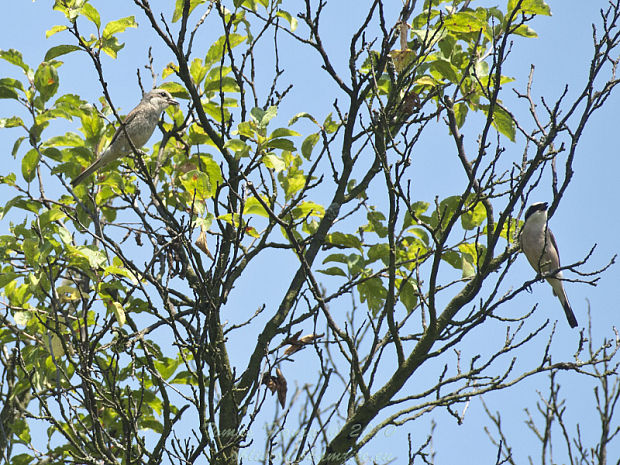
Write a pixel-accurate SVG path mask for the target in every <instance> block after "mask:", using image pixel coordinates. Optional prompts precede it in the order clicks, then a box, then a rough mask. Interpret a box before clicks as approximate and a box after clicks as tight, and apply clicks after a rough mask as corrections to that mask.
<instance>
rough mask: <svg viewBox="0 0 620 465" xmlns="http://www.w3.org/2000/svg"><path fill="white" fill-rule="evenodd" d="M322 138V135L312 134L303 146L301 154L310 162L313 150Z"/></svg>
mask: <svg viewBox="0 0 620 465" xmlns="http://www.w3.org/2000/svg"><path fill="white" fill-rule="evenodd" d="M320 138H321V135H320V134H319V133H318V132H315V133H314V134H310V135H309V136H308V137H306V138H305V139H304V141H303V142H302V144H301V154H302V155H303V156H304V158H305V159H306V160H310V156H311V155H312V150H313V149H314V146H315V145H316V143H317V142H318V141H319V139H320Z"/></svg>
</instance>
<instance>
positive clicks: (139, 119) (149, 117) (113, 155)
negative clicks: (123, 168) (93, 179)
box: [71, 89, 179, 187]
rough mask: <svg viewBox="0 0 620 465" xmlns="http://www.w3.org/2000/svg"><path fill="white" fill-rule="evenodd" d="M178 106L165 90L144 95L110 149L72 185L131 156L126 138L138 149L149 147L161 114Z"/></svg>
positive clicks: (118, 131)
mask: <svg viewBox="0 0 620 465" xmlns="http://www.w3.org/2000/svg"><path fill="white" fill-rule="evenodd" d="M178 104H179V102H177V101H176V100H175V99H173V98H172V95H170V93H168V91H166V90H164V89H153V90H152V91H150V92H149V93H147V94H145V95H144V97H142V100H141V101H140V103H139V104H138V106H137V107H136V108H134V109H133V110H131V111H130V112H129V114H128V115H127V117H126V118H125V120H124V121H123V123H122V124H121V126H120V127H119V128H118V129H117V130H116V132H115V133H114V136H113V137H112V141H111V142H110V145H109V146H108V148H107V149H106V150H105V151H104V152H103V153H102V154H101V156H100V157H99V158H97V160H95V162H93V164H91V165H90V166H89V167H88V168H86V169H85V170H84V171H83V172H82V173H80V175H78V176H77V177H76V178H75V179H74V180H73V181H71V185H72V186H73V187H75V186H77V185H78V184H80V183H81V182H82V181H84V180H85V179H86V178H87V177H88V176H90V175H91V174H93V173H94V172H95V171H97V170H99V169H100V168H102V167H103V166H105V165H107V164H108V163H110V162H112V161H114V160H116V159H117V158H120V157H122V156H124V155H127V154H129V153H130V152H131V144H130V143H129V140H128V139H127V136H129V139H130V140H131V142H133V145H134V147H135V148H136V149H139V148H140V147H142V146H143V145H144V144H146V143H147V142H148V140H149V139H150V138H151V136H152V135H153V131H155V127H156V126H157V122H158V121H159V118H160V116H161V114H162V112H163V111H164V110H165V109H166V108H168V107H169V106H170V105H178ZM123 128H124V129H123Z"/></svg>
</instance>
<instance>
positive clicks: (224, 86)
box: [204, 76, 239, 93]
mask: <svg viewBox="0 0 620 465" xmlns="http://www.w3.org/2000/svg"><path fill="white" fill-rule="evenodd" d="M204 91H205V92H218V93H219V92H239V84H237V81H236V80H235V79H234V78H232V77H230V76H224V77H222V79H214V80H207V82H206V83H205V86H204Z"/></svg>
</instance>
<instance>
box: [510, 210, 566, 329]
mask: <svg viewBox="0 0 620 465" xmlns="http://www.w3.org/2000/svg"><path fill="white" fill-rule="evenodd" d="M547 208H548V205H547V202H537V203H534V204H532V205H531V206H530V208H528V209H527V211H526V212H525V223H524V224H523V229H522V230H521V237H520V240H521V250H523V253H524V254H525V256H526V257H527V260H528V261H529V262H530V265H532V267H533V268H534V270H536V272H537V273H540V274H541V275H548V277H547V278H546V279H547V282H548V283H549V284H551V287H552V288H553V294H554V295H556V296H557V297H558V299H559V300H560V303H561V304H562V308H563V309H564V313H565V314H566V319H567V320H568V324H569V325H570V327H571V328H574V327H576V326H577V318H575V314H574V313H573V309H572V308H571V306H570V304H569V303H568V298H567V297H566V292H565V291H564V285H563V284H562V272H561V271H557V272H554V271H555V270H557V269H558V268H560V253H559V252H558V244H557V243H556V241H555V237H554V236H553V233H552V232H551V230H550V229H549V227H548V225H547ZM549 275H550V276H549Z"/></svg>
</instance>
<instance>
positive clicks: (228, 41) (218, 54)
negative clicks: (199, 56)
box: [205, 34, 247, 65]
mask: <svg viewBox="0 0 620 465" xmlns="http://www.w3.org/2000/svg"><path fill="white" fill-rule="evenodd" d="M246 38H247V37H246V36H242V35H240V34H228V35H227V36H221V37H220V38H219V39H217V40H216V41H215V42H214V43H213V45H211V47H209V51H208V52H207V55H206V56H205V65H212V64H213V63H216V62H219V61H221V60H222V57H223V56H224V55H225V53H224V51H225V50H227V47H229V46H230V48H231V49H233V48H235V47H236V46H237V45H239V44H241V43H242V42H243V41H245V40H246Z"/></svg>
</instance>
